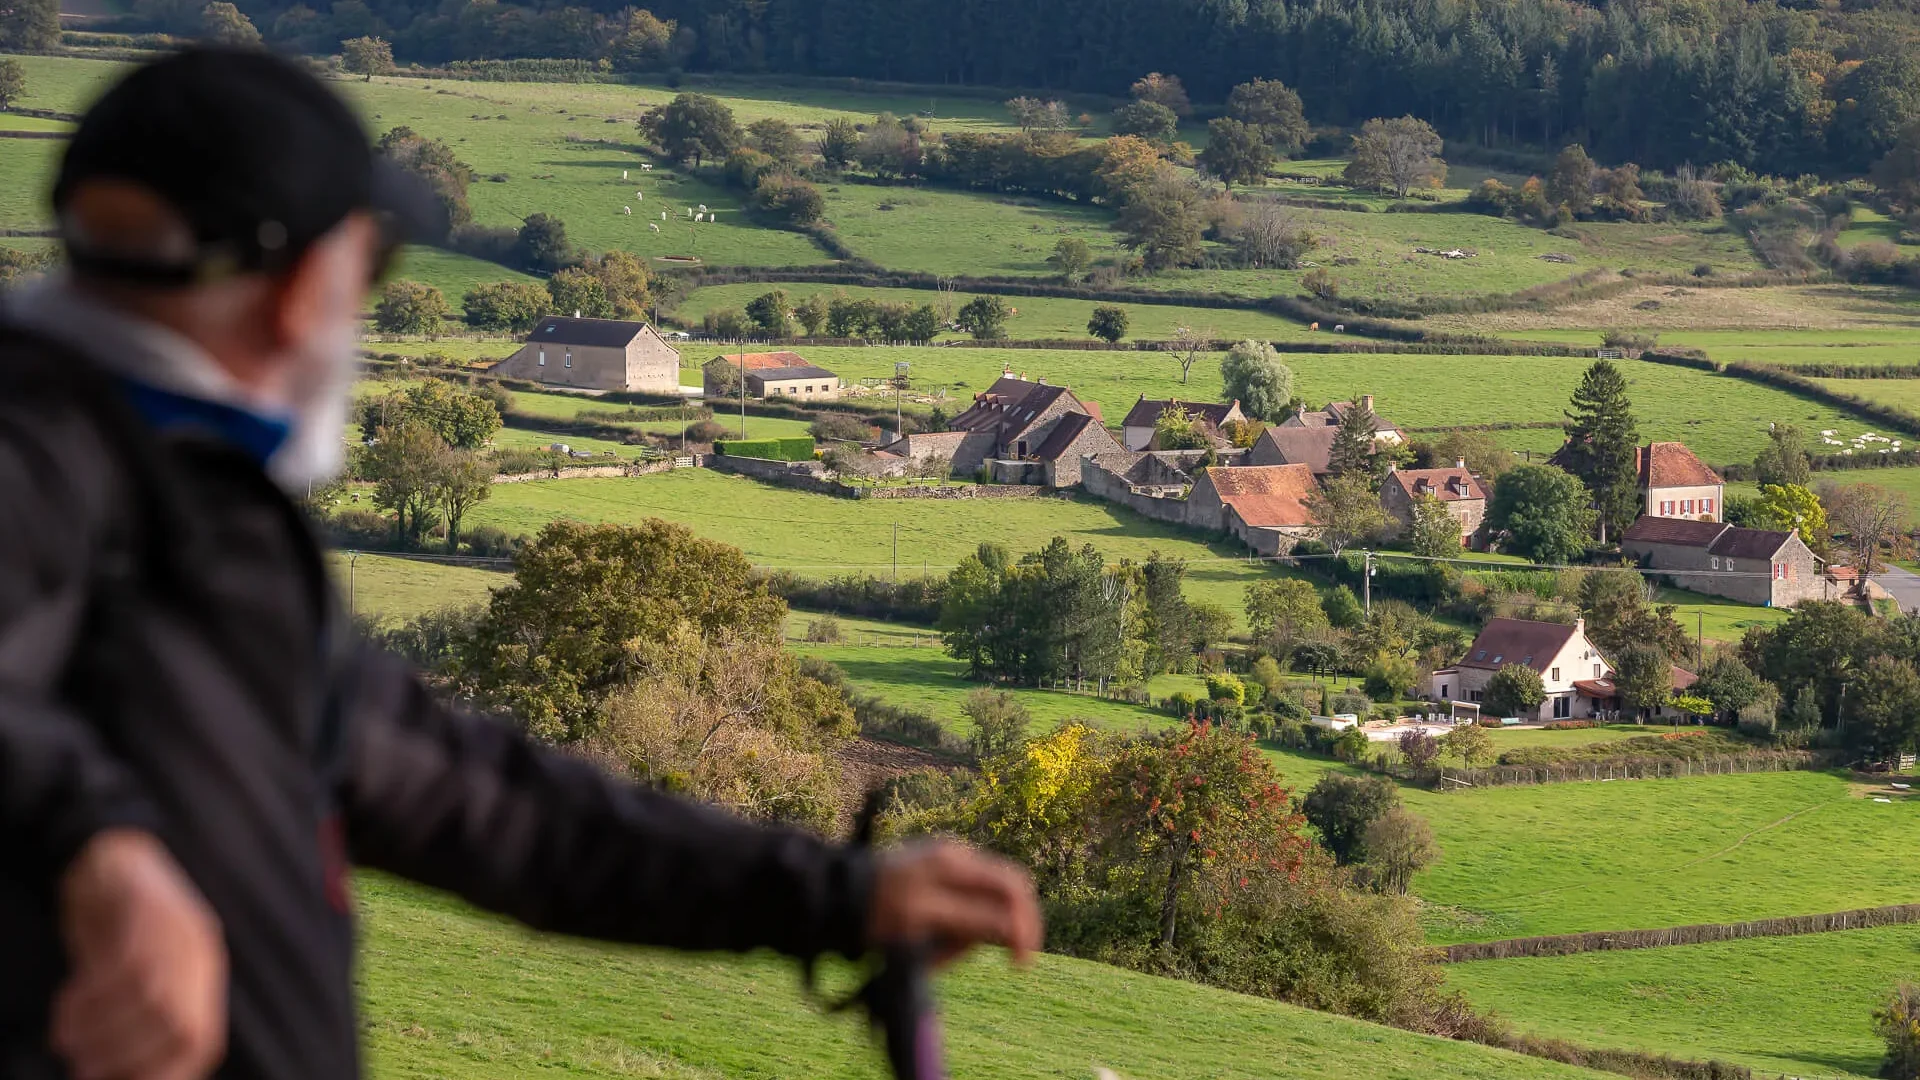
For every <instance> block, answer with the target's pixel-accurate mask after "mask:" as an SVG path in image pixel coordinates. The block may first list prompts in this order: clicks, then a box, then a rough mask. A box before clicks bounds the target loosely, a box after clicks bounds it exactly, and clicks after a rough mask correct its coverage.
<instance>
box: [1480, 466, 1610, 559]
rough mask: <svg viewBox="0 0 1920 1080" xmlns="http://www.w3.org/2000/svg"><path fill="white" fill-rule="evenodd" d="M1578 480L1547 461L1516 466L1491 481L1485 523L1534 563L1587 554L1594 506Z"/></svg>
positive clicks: (1512, 547) (1513, 549) (1508, 548)
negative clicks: (1591, 506)
mask: <svg viewBox="0 0 1920 1080" xmlns="http://www.w3.org/2000/svg"><path fill="white" fill-rule="evenodd" d="M1588 498H1589V496H1588V495H1587V489H1586V488H1585V487H1583V486H1581V484H1580V481H1579V480H1577V479H1575V478H1574V477H1573V476H1571V475H1569V474H1568V473H1566V472H1563V471H1562V470H1560V469H1556V468H1554V467H1553V466H1551V465H1518V466H1515V467H1514V468H1513V469H1511V470H1509V471H1508V472H1507V474H1506V475H1505V476H1502V477H1501V478H1500V482H1499V483H1498V484H1496V485H1494V489H1493V499H1492V500H1491V503H1490V504H1489V506H1488V507H1487V527H1488V528H1489V529H1491V530H1492V531H1493V532H1494V533H1495V534H1497V535H1499V536H1501V537H1503V539H1504V546H1505V547H1506V549H1507V550H1509V551H1512V552H1514V553H1515V554H1518V555H1522V556H1525V557H1526V558H1528V559H1532V560H1533V561H1535V562H1544V563H1569V562H1572V561H1574V560H1576V559H1578V558H1579V557H1580V556H1581V555H1583V554H1585V553H1586V550H1587V538H1588V537H1589V536H1591V535H1592V534H1593V516H1594V515H1593V510H1592V509H1591V508H1590V507H1589V506H1588V505H1587V503H1588Z"/></svg>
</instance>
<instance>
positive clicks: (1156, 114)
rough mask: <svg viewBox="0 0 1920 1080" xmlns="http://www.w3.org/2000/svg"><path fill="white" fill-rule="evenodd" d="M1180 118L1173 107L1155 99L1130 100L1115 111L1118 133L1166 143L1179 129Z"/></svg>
mask: <svg viewBox="0 0 1920 1080" xmlns="http://www.w3.org/2000/svg"><path fill="white" fill-rule="evenodd" d="M1179 127H1180V118H1179V117H1178V116H1176V115H1175V114H1174V111H1173V110H1172V109H1169V108H1167V107H1166V106H1165V105H1161V104H1160V103H1158V102H1154V101H1130V102H1128V103H1127V104H1125V105H1122V106H1120V107H1119V108H1118V109H1115V110H1114V112H1113V131H1114V134H1116V135H1136V136H1139V137H1140V138H1142V139H1146V140H1148V141H1150V142H1156V143H1166V142H1171V141H1172V140H1173V136H1174V133H1175V132H1176V131H1178V130H1179Z"/></svg>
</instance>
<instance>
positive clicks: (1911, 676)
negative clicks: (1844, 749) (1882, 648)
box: [1845, 655, 1920, 759]
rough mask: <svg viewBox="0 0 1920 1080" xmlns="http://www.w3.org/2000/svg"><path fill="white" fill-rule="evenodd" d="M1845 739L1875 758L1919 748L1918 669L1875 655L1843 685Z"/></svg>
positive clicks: (1919, 703)
mask: <svg viewBox="0 0 1920 1080" xmlns="http://www.w3.org/2000/svg"><path fill="white" fill-rule="evenodd" d="M1845 720H1846V725H1847V730H1846V735H1847V738H1848V739H1849V740H1850V741H1851V742H1852V743H1853V744H1854V745H1855V746H1857V747H1859V748H1860V749H1861V751H1862V752H1864V753H1866V754H1868V755H1870V756H1873V757H1876V758H1881V759H1885V758H1890V757H1892V756H1894V755H1896V754H1910V753H1913V752H1914V751H1915V750H1920V672H1915V671H1914V667H1913V664H1912V663H1911V662H1907V661H1901V660H1896V659H1894V658H1893V657H1891V656H1885V655H1882V656H1875V657H1872V658H1871V659H1869V660H1868V661H1867V662H1866V664H1864V665H1863V666H1862V667H1861V669H1860V672H1859V674H1858V675H1857V676H1856V677H1855V678H1854V679H1853V681H1852V683H1851V684H1850V685H1849V686H1848V687H1847V702H1846V714H1845Z"/></svg>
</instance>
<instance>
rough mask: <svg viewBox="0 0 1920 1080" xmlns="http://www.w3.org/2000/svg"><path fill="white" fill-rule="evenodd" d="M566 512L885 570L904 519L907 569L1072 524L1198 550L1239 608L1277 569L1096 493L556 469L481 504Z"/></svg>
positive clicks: (831, 567)
mask: <svg viewBox="0 0 1920 1080" xmlns="http://www.w3.org/2000/svg"><path fill="white" fill-rule="evenodd" d="M556 517H574V518H578V519H580V520H583V521H614V522H623V523H631V522H636V521H640V520H642V519H644V518H648V517H659V518H664V519H666V520H668V521H678V522H680V523H682V524H685V525H689V526H691V527H692V528H693V529H694V531H695V532H698V533H700V534H701V535H703V536H710V537H712V538H714V539H716V540H723V541H725V542H727V543H729V544H734V545H736V546H738V547H740V548H741V549H742V550H744V551H745V552H746V553H747V555H748V557H749V558H751V559H752V560H753V561H754V562H755V563H756V564H758V565H762V566H767V567H773V568H780V569H790V570H793V571H795V572H796V573H799V574H802V575H804V576H808V577H830V576H834V575H836V574H839V573H851V572H859V573H867V574H880V575H886V574H889V573H891V571H892V567H893V537H894V528H893V526H894V525H895V524H896V523H897V524H898V525H899V540H900V547H899V552H900V573H901V575H902V576H904V577H911V576H914V575H917V574H919V573H921V571H922V568H923V567H924V568H925V570H926V571H927V572H928V573H933V574H944V573H945V572H946V571H947V570H948V569H949V568H950V567H952V566H953V565H954V564H955V563H957V562H958V561H959V560H960V559H962V558H964V557H965V556H966V555H967V554H969V553H971V552H972V551H973V550H974V549H975V548H977V547H978V546H979V545H980V544H981V543H982V542H985V541H993V542H995V543H999V544H1004V545H1006V546H1007V548H1008V549H1009V550H1011V551H1013V552H1015V553H1023V552H1026V551H1029V550H1033V549H1035V548H1038V547H1040V546H1042V545H1044V544H1045V543H1046V542H1047V541H1048V540H1050V539H1051V538H1052V537H1054V536H1064V537H1066V538H1067V540H1068V541H1069V542H1071V543H1073V544H1075V545H1079V544H1082V543H1091V544H1093V545H1095V546H1096V547H1098V548H1099V549H1100V551H1101V552H1102V553H1103V554H1104V555H1106V556H1107V557H1108V558H1109V559H1113V560H1118V559H1122V558H1130V559H1134V560H1136V561H1145V559H1146V557H1147V554H1148V553H1149V552H1151V551H1159V552H1160V553H1161V554H1163V555H1171V556H1178V557H1182V558H1185V559H1187V560H1188V563H1189V566H1188V570H1187V581H1188V586H1187V592H1188V595H1189V596H1192V597H1194V598H1195V599H1205V600H1211V601H1213V602H1215V603H1218V604H1221V605H1223V606H1224V607H1226V608H1227V609H1228V610H1229V611H1231V612H1234V613H1235V614H1236V615H1238V613H1239V612H1240V606H1241V601H1242V594H1243V592H1244V590H1245V588H1246V585H1247V583H1248V582H1251V581H1255V580H1258V579H1259V578H1260V577H1261V576H1262V575H1265V574H1268V573H1271V571H1269V570H1267V569H1266V568H1265V567H1264V566H1262V565H1260V564H1250V563H1248V562H1247V561H1246V560H1245V559H1244V557H1239V553H1236V552H1234V551H1233V550H1231V549H1230V548H1228V547H1226V546H1225V545H1221V544H1203V543H1202V542H1200V541H1199V540H1197V539H1194V538H1193V537H1192V536H1191V535H1190V534H1188V533H1186V532H1184V531H1182V530H1178V529H1175V528H1173V527H1171V526H1167V525H1161V524H1158V523H1155V522H1150V521H1147V520H1145V519H1143V518H1138V517H1135V516H1134V515H1132V514H1129V513H1127V512H1126V511H1123V510H1120V509H1117V508H1115V507H1113V506H1111V505H1110V504H1107V503H1103V502H1098V501H1094V500H1090V499H1076V498H1052V497H1048V498H1035V499H987V500H979V501H973V500H968V501H958V500H859V501H854V500H847V499H831V498H823V497H821V496H819V495H812V494H808V493H806V492H801V491H795V490H793V489H791V488H779V487H774V486H772V485H768V484H763V483H760V482H759V481H756V480H749V479H747V478H745V477H739V476H728V475H725V474H721V473H717V472H712V471H709V470H706V469H682V470H679V471H676V472H672V473H667V474H663V475H656V476H645V477H639V478H635V479H609V480H555V481H539V482H534V483H526V484H512V485H508V486H505V487H502V488H500V489H498V490H496V491H495V492H494V494H493V497H492V498H491V499H490V500H488V501H487V502H484V503H481V504H480V505H479V507H477V508H476V509H475V510H474V511H473V514H472V522H473V524H475V525H498V526H500V527H502V528H505V529H507V530H508V531H509V532H533V531H536V530H538V529H539V528H540V527H541V526H542V525H544V524H545V523H546V522H548V521H550V520H552V519H554V518H556Z"/></svg>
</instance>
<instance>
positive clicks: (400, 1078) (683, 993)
mask: <svg viewBox="0 0 1920 1080" xmlns="http://www.w3.org/2000/svg"><path fill="white" fill-rule="evenodd" d="M355 893H356V895H357V897H358V903H359V907H360V927H361V948H360V954H359V955H360V965H359V974H360V980H359V981H360V993H361V1001H362V1007H363V1010H364V1013H365V1017H366V1024H365V1030H366V1037H367V1050H368V1058H369V1064H370V1067H371V1068H370V1071H371V1075H372V1076H374V1077H376V1078H378V1080H412V1078H416V1077H418V1078H425V1077H441V1076H462V1077H472V1078H474V1080H496V1078H497V1080H507V1078H510V1077H522V1076H526V1075H529V1074H531V1073H534V1072H539V1073H541V1074H542V1075H556V1076H580V1077H659V1078H664V1080H717V1078H719V1077H729V1078H736V1080H772V1078H776V1077H797V1076H805V1077H817V1078H822V1080H865V1078H869V1077H873V1076H877V1075H879V1074H880V1072H881V1070H882V1068H883V1067H882V1065H881V1064H880V1060H879V1057H878V1054H877V1052H876V1051H875V1050H874V1049H873V1048H872V1046H871V1044H870V1042H869V1040H868V1037H867V1033H866V1029H865V1025H864V1024H863V1023H862V1022H861V1021H860V1019H859V1018H858V1017H857V1016H856V1015H855V1014H853V1013H840V1014H837V1015H828V1014H825V1013H823V1011H822V1010H821V1008H820V1006H819V1004H818V1003H817V1002H815V1001H811V1000H809V999H808V998H806V997H805V996H804V995H803V994H802V993H801V991H800V978H799V973H798V970H797V969H796V967H795V966H794V965H793V964H792V963H791V962H785V961H781V960H777V959H774V958H770V957H767V956H763V955H756V956H750V957H744V958H742V957H729V956H724V955H717V954H712V955H696V956H682V955H674V954H668V953H662V952H657V951H651V950H642V949H635V948H624V947H618V946H607V945H597V944H592V943H588V942H583V941H577V940H571V939H564V938H554V937H544V938H542V937H535V936H533V935H531V934H529V933H528V932H526V931H525V930H523V929H520V928H519V927H516V926H514V925H511V924H509V923H506V922H504V921H502V920H500V919H498V918H495V917H492V916H488V915H482V914H478V913H476V912H474V911H472V910H471V909H470V908H467V907H466V906H465V905H463V904H461V903H459V902H458V901H455V900H452V899H450V898H448V897H446V896H443V895H441V894H437V893H430V892H427V891H425V890H422V889H419V888H417V887H414V886H411V885H407V884H403V883H401V882H397V881H395V880H393V879H391V878H388V877H385V876H384V875H378V874H363V875H361V876H360V877H359V878H358V879H357V881H356V887H355ZM823 978H824V981H825V984H826V986H827V987H828V988H830V992H837V993H844V992H845V991H846V990H847V989H850V988H851V987H852V986H853V977H852V975H851V973H850V972H848V971H847V970H846V969H845V968H844V967H836V966H833V965H828V966H827V969H826V970H825V972H824V974H823ZM935 992H936V994H937V995H938V996H939V999H940V1007H941V1012H942V1015H943V1018H944V1023H945V1029H946V1032H945V1034H946V1047H947V1052H948V1055H949V1059H950V1061H951V1064H952V1067H953V1070H954V1074H955V1075H958V1076H970V1077H991V1078H1005V1080H1027V1078H1030V1077H1035V1076H1061V1077H1084V1076H1089V1075H1091V1073H1092V1070H1093V1068H1094V1067H1095V1066H1105V1067H1108V1068H1112V1069H1114V1070H1116V1071H1118V1072H1119V1073H1120V1074H1121V1075H1123V1076H1129V1077H1153V1078H1155V1080H1201V1078H1208V1080H1211V1078H1216V1077H1235V1078H1244V1080H1264V1078H1274V1080H1279V1078H1281V1077H1285V1078H1287V1080H1424V1078H1426V1077H1433V1076H1447V1077H1459V1078H1462V1080H1561V1078H1564V1080H1576V1078H1579V1077H1587V1078H1590V1080H1598V1078H1599V1077H1601V1076H1603V1075H1605V1074H1602V1073H1594V1072H1588V1071H1585V1070H1580V1069H1573V1068H1568V1067H1566V1066H1563V1065H1556V1064H1553V1063H1551V1062H1547V1061H1542V1060H1540V1059H1538V1058H1527V1057H1521V1056H1519V1055H1517V1054H1509V1053H1506V1052H1503V1051H1497V1050H1488V1049H1486V1048H1484V1047H1478V1046H1474V1045H1471V1044H1468V1043H1460V1042H1452V1041H1448V1040H1445V1039H1436V1038H1430V1037H1427V1036H1422V1035H1412V1034H1408V1033H1406V1032H1403V1031H1398V1030H1395V1029H1392V1028H1385V1027H1379V1026H1376V1025H1372V1024H1364V1023H1360V1022H1358V1021H1354V1020H1348V1019H1345V1018H1343V1017H1338V1016H1333V1015H1330V1014H1327V1013H1317V1012H1309V1011H1307V1010H1304V1009H1298V1008H1294V1007H1292V1006H1288V1005H1282V1004H1280V1003H1278V1002H1273V1001H1268V1000H1264V999H1261V998H1253V997H1246V996H1243V995H1240V994H1232V993H1228V992H1226V991H1222V990H1214V989H1211V988H1208V987H1204V986H1198V985H1195V984H1192V983H1187V982H1180V981H1177V980H1173V979H1163V978H1156V977H1153V976H1150V975H1139V974H1135V973H1132V972H1128V971H1123V970H1120V969H1117V968H1113V967H1108V966H1106V965H1103V964H1094V963H1088V962H1085V961H1079V960H1069V959H1064V958H1061V957H1055V956H1042V957H1040V958H1039V959H1038V960H1037V961H1036V962H1035V964H1034V966H1033V967H1032V968H1031V969H1029V970H1026V971H1019V970H1015V969H1013V968H1012V967H1011V966H1010V965H1008V964H1007V962H1006V961H1005V960H1004V959H1003V958H1002V957H1000V956H998V955H983V956H981V957H979V958H977V959H974V960H971V961H968V962H966V963H964V964H961V965H960V966H959V967H957V968H956V969H954V970H952V971H950V972H948V973H946V974H945V975H943V976H941V977H940V978H939V979H938V981H937V982H936V989H935ZM1169 1024H1175V1025H1177V1027H1178V1030H1179V1033H1180V1034H1179V1038H1177V1039H1169V1038H1168V1037H1167V1031H1168V1025H1169Z"/></svg>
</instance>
